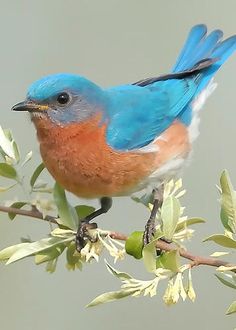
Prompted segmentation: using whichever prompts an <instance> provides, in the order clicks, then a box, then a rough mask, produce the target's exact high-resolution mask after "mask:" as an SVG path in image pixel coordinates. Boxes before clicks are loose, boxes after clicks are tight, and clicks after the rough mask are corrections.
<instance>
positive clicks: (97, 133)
mask: <svg viewBox="0 0 236 330" xmlns="http://www.w3.org/2000/svg"><path fill="white" fill-rule="evenodd" d="M235 49H236V35H233V36H231V37H228V38H227V39H224V40H223V32H222V31H221V30H218V29H216V30H213V31H212V32H211V33H208V31H207V27H206V25H205V24H198V25H195V26H193V27H192V28H191V30H190V32H189V34H188V36H187V39H186V42H185V44H184V46H183V48H182V50H181V52H180V54H179V56H178V58H177V61H176V63H175V65H174V66H173V68H172V70H171V72H170V73H169V74H165V75H160V76H154V77H151V78H145V79H141V80H139V81H137V82H135V83H128V84H124V85H119V86H115V87H110V88H102V87H100V86H98V85H97V84H95V83H94V82H92V81H90V80H89V79H87V78H85V77H83V76H80V75H76V74H70V73H59V74H52V75H48V76H46V77H43V78H41V79H39V80H37V81H35V82H33V83H32V84H31V86H30V87H29V88H28V91H27V95H26V99H25V100H24V101H23V102H20V103H18V104H16V105H14V106H13V107H12V110H14V111H28V112H29V114H30V117H31V120H32V122H33V124H34V125H35V128H36V131H37V137H38V141H39V145H40V152H41V156H42V160H43V162H44V164H45V167H46V168H47V169H48V171H49V172H50V174H51V175H52V176H53V178H54V179H55V180H56V181H57V182H58V183H59V184H60V185H61V186H62V187H63V188H64V189H65V190H67V191H69V192H71V193H73V194H74V195H76V196H78V197H81V198H88V199H94V198H98V199H99V200H100V204H101V207H100V208H99V209H97V210H95V211H94V212H93V213H91V214H90V215H89V216H87V217H86V218H84V219H83V220H82V222H81V223H80V225H79V228H78V232H77V235H76V245H77V250H78V251H81V249H82V248H83V246H84V244H85V238H84V236H85V232H86V230H87V228H88V227H89V225H92V224H90V222H91V220H92V219H94V218H95V217H97V216H99V215H101V214H103V213H106V212H107V211H108V210H109V209H110V208H111V206H112V198H113V197H116V196H129V195H131V194H133V193H134V192H137V191H140V190H142V189H146V188H148V189H150V188H151V189H152V191H153V209H152V211H151V214H150V217H149V219H148V221H147V223H146V226H145V230H144V235H143V243H144V245H146V244H148V243H149V242H150V241H151V240H152V238H153V235H154V232H155V219H156V214H157V212H158V209H159V208H160V207H161V205H162V200H163V183H164V182H165V181H166V180H169V179H171V178H174V177H176V176H178V175H179V173H180V171H181V170H182V168H183V167H184V166H185V164H186V163H188V159H189V158H190V155H191V150H192V144H193V142H194V140H195V139H196V138H197V136H198V134H199V129H198V126H199V111H200V109H202V107H203V105H204V103H205V101H206V99H207V98H208V97H209V96H210V95H211V94H212V92H213V91H214V90H215V87H216V83H215V82H214V81H213V77H214V75H215V74H216V72H217V71H218V70H219V68H220V67H221V65H222V64H224V62H225V61H226V60H227V59H228V58H229V57H230V56H231V55H232V54H233V53H234V51H235ZM163 55H164V54H163ZM95 226H96V225H95Z"/></svg>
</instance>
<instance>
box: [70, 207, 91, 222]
mask: <svg viewBox="0 0 236 330" xmlns="http://www.w3.org/2000/svg"><path fill="white" fill-rule="evenodd" d="M75 210H76V213H77V215H78V217H79V219H80V220H81V219H84V218H85V217H87V215H89V214H91V213H93V212H94V211H95V207H93V206H88V205H77V206H75Z"/></svg>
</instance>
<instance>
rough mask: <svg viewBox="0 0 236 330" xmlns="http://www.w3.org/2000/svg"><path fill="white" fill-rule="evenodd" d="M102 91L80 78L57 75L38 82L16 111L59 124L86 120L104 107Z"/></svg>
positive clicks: (14, 108) (33, 85) (16, 107)
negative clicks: (25, 112) (24, 111)
mask: <svg viewBox="0 0 236 330" xmlns="http://www.w3.org/2000/svg"><path fill="white" fill-rule="evenodd" d="M105 103H106V100H105V96H104V92H103V90H102V89H101V88H100V87H99V86H97V85H95V84H94V83H92V82H91V81H89V80H87V79H86V78H83V77H81V76H78V75H73V74H66V73H61V74H54V75H50V76H47V77H44V78H42V79H40V80H37V81H35V82H34V83H33V84H32V85H31V86H30V87H29V89H28V92H27V97H26V100H25V101H24V102H21V103H18V104H17V105H15V106H14V107H13V108H12V109H13V110H27V111H29V112H30V114H31V116H33V117H34V116H40V117H44V116H48V117H49V118H50V119H51V120H52V121H54V122H56V123H58V124H67V123H72V122H78V121H82V120H85V119H87V118H89V117H90V116H92V115H93V114H94V113H96V111H99V109H101V108H103V107H104V106H105Z"/></svg>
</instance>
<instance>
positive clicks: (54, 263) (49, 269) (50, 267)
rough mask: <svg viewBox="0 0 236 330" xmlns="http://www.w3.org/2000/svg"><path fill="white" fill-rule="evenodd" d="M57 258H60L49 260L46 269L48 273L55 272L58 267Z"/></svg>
mask: <svg viewBox="0 0 236 330" xmlns="http://www.w3.org/2000/svg"><path fill="white" fill-rule="evenodd" d="M57 260H58V258H55V259H52V260H50V261H48V262H47V266H46V271H47V272H48V273H51V274H52V273H54V272H55V270H56V267H57Z"/></svg>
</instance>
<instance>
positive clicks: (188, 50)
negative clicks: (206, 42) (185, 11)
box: [172, 24, 207, 72]
mask: <svg viewBox="0 0 236 330" xmlns="http://www.w3.org/2000/svg"><path fill="white" fill-rule="evenodd" d="M206 33H207V27H206V25H204V24H200V25H195V26H194V27H193V28H192V29H191V31H190V33H189V35H188V38H187V40H186V42H185V44H184V46H183V48H182V51H181V53H180V55H179V57H178V59H177V61H176V64H175V66H174V68H173V70H172V72H180V71H183V70H185V69H186V67H185V66H186V63H188V61H189V59H191V56H192V53H193V49H195V48H196V47H197V46H198V45H199V43H200V41H201V40H202V39H203V38H204V36H205V35H206Z"/></svg>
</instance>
